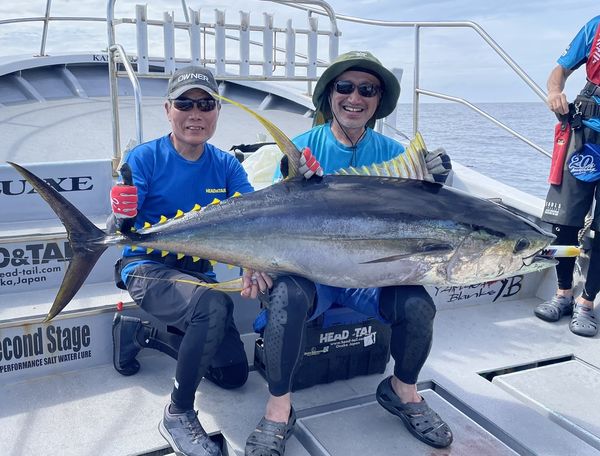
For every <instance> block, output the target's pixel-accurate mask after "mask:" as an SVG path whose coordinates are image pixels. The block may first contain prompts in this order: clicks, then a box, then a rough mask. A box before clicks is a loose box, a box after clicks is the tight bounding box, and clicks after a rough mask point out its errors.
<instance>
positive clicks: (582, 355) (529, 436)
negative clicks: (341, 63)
mask: <svg viewBox="0 0 600 456" xmlns="http://www.w3.org/2000/svg"><path fill="white" fill-rule="evenodd" d="M1 63H2V62H0V66H1ZM67 69H68V71H70V72H71V74H72V75H75V77H76V79H77V80H78V81H79V87H80V88H82V89H83V91H84V92H85V96H82V92H81V91H79V92H78V94H77V95H73V94H70V95H69V90H70V89H68V87H67V89H64V90H63V89H61V87H62V86H61V84H63V85H64V84H65V76H64V72H56V74H54V73H52V72H46V73H45V74H44V77H43V78H41V77H40V74H39V73H37V70H36V69H35V68H33V69H31V70H27V69H25V70H23V71H21V72H20V73H19V76H18V77H19V78H22V79H23V80H24V81H26V82H27V84H23V82H22V80H21V79H18V81H21V82H19V83H17V82H15V78H17V76H16V75H11V74H9V75H5V76H4V77H2V78H0V134H1V135H2V137H3V141H4V144H5V145H6V147H5V148H4V150H3V152H2V160H11V161H15V162H17V163H22V164H27V163H41V162H48V163H49V165H44V166H46V168H45V169H47V170H49V171H48V174H47V176H52V177H53V178H56V179H58V178H60V177H62V176H64V175H70V176H81V175H85V176H87V175H88V174H90V175H93V176H94V179H93V182H94V184H95V186H96V187H95V189H94V191H95V192H96V193H93V194H90V195H88V196H79V195H76V194H73V192H71V193H70V194H69V198H71V199H72V200H73V202H74V204H76V205H77V206H78V207H82V208H84V211H85V212H86V213H87V214H88V215H90V212H91V213H92V214H91V215H93V216H94V218H93V220H94V221H95V222H96V223H98V224H99V225H101V224H102V221H103V220H104V219H105V216H106V215H108V211H109V210H110V208H109V207H108V201H107V198H106V195H108V188H110V185H112V176H111V174H110V169H109V167H108V165H109V164H110V150H111V147H112V144H111V139H110V138H111V136H110V133H109V129H110V123H111V117H110V101H109V100H110V99H109V98H108V97H107V95H106V93H105V92H106V87H105V88H104V91H98V92H96V91H95V90H96V88H97V86H98V85H97V84H98V83H99V82H101V81H102V79H101V78H99V76H98V74H100V73H101V72H102V71H104V70H105V68H101V69H100V70H98V68H95V70H94V72H91V73H90V72H89V71H88V70H89V69H88V68H87V67H86V65H83V64H82V65H81V66H80V65H79V64H77V63H75V64H73V65H68V66H67ZM15 71H16V70H15ZM103 74H104V73H103ZM104 77H105V76H104ZM66 80H67V81H69V80H71V78H70V77H68V78H66ZM49 81H50V82H49ZM86 81H88V82H89V84H88V82H86ZM93 81H96V82H93ZM142 83H143V84H146V83H147V84H148V85H147V86H143V93H144V101H143V108H144V133H145V137H146V138H153V137H156V136H159V135H162V134H164V133H166V132H167V131H168V123H167V122H166V119H165V117H164V113H163V110H162V103H163V98H162V95H161V94H163V93H164V86H165V83H166V81H164V80H161V81H147V82H146V83H144V82H143V81H142ZM127 84H128V82H127V81H125V82H124V83H123V84H120V90H121V91H122V93H121V95H122V97H121V126H122V135H121V136H122V139H123V142H127V139H128V138H132V137H134V128H133V118H134V117H133V103H132V101H131V97H130V95H131V93H129V92H128V90H129V89H128V86H127ZM253 85H256V87H258V86H259V84H258V83H246V85H245V86H243V87H242V86H240V85H238V84H237V83H230V82H227V83H225V87H224V88H225V95H226V96H229V97H231V98H233V99H235V100H237V101H239V102H241V103H244V104H246V105H248V106H249V107H251V108H252V109H257V110H260V113H261V114H262V115H264V116H265V117H267V118H269V119H270V120H272V121H274V122H275V123H276V124H277V125H278V126H279V127H280V128H281V129H282V130H283V131H285V132H286V133H287V134H288V135H289V136H294V135H295V134H297V133H300V132H302V131H305V130H307V129H308V128H309V127H310V124H311V119H310V118H308V117H307V116H306V115H305V112H306V111H305V110H306V109H308V108H307V107H308V106H309V101H308V99H307V98H306V97H304V98H302V97H301V96H300V95H298V96H297V100H296V101H295V102H291V101H289V99H285V98H284V97H278V96H277V95H276V94H277V90H278V89H277V88H271V89H269V90H270V92H269V91H264V90H255V88H254V87H253ZM24 87H25V88H27V89H28V90H25V89H24ZM262 89H264V85H263V87H262ZM57 93H58V94H62V95H61V96H58V97H55V94H57ZM127 96H129V98H127ZM302 100H303V101H302ZM303 103H304V104H303ZM282 104H283V105H285V106H282ZM259 133H263V130H262V128H261V127H259V126H258V123H257V122H256V121H255V120H254V119H252V118H251V117H249V116H248V115H247V114H246V113H242V112H241V111H240V110H239V109H238V108H235V107H233V106H229V105H224V106H223V110H222V112H221V118H220V122H219V127H218V130H217V134H216V136H215V137H214V140H213V141H212V142H213V143H214V144H216V145H217V146H219V147H221V148H222V149H226V150H227V149H229V148H230V147H231V146H232V145H234V144H240V143H252V142H255V141H257V135H258V134H259ZM68 160H71V162H70V163H68V165H65V164H64V163H65V161H68ZM73 160H74V161H75V162H73ZM87 160H92V161H94V160H95V161H96V162H99V163H96V164H92V163H91V162H88V161H87ZM102 160H103V161H102ZM92 165H93V166H92ZM97 165H98V166H97ZM63 166H64V167H65V168H64V169H65V173H66V172H67V171H66V170H67V169H68V170H69V172H71V171H73V170H75V171H77V172H74V173H73V174H63V170H62V169H60V172H56V171H55V170H56V168H57V167H59V168H60V167H63ZM53 167H54V168H53ZM82 167H85V173H81V172H80V171H81V169H82ZM455 171H456V175H455V176H454V177H455V182H457V183H461V184H462V185H463V186H465V187H466V188H467V189H469V190H471V189H473V187H474V186H476V185H480V187H482V186H484V187H485V189H484V190H486V191H490V195H488V194H485V196H492V195H491V193H493V192H498V189H499V188H500V187H501V186H498V185H495V184H494V185H492V184H490V183H489V181H485V182H486V183H485V184H484V185H481V184H480V183H481V182H482V179H481V177H480V176H475V175H472V174H473V173H474V172H473V171H469V170H467V169H463V168H462V167H460V166H456V167H455ZM9 172H11V173H12V172H13V171H12V169H9V168H8V167H7V166H0V181H1V180H4V179H5V177H4V176H8V174H7V173H9ZM2 173H5V174H2ZM94 173H96V174H94ZM469 173H470V174H469ZM14 176H15V175H14V173H13V174H11V175H10V177H6V180H5V181H6V182H8V181H10V179H13V181H14ZM45 176H46V175H45ZM13 181H11V182H13ZM82 193H83V192H82ZM90 193H91V192H90ZM1 196H2V197H3V198H4V197H5V196H7V195H5V194H3V195H1ZM33 196H36V195H33ZM506 197H508V198H513V200H515V201H516V200H519V201H521V200H524V197H523V195H521V194H519V193H518V192H514V193H511V194H507V195H506ZM7 198H8V197H7ZM7 198H5V199H3V201H7V200H8V199H7ZM11 198H12V197H11ZM15 198H16V197H15ZM77 198H81V199H80V200H79V201H77ZM19 201H21V200H19ZM23 201H27V203H13V208H12V209H14V210H15V211H18V213H19V214H20V215H22V216H23V219H22V221H21V222H19V223H18V224H15V223H14V222H13V220H14V218H13V216H12V212H9V211H8V210H7V208H6V207H3V211H4V212H3V215H4V216H5V220H4V221H0V247H1V248H5V249H9V250H10V251H11V252H14V251H16V250H18V249H20V250H23V251H28V252H37V251H38V250H35V249H34V248H33V247H29V248H30V250H27V248H28V247H27V246H26V247H23V245H24V242H25V241H20V240H19V238H20V237H22V238H24V239H29V238H28V236H30V237H31V236H33V237H34V238H35V236H39V235H41V236H42V238H43V240H39V239H38V238H35V239H33V240H32V241H29V242H34V243H36V245H37V243H42V242H43V243H45V244H44V245H51V243H52V242H57V243H60V242H63V241H64V229H62V227H61V226H60V225H59V223H58V221H57V220H56V219H55V218H54V216H53V215H52V214H51V213H50V212H49V210H48V209H47V208H45V207H44V206H45V204H44V203H43V201H41V199H40V198H37V197H35V198H28V199H24V200H23ZM509 201H510V199H509ZM531 201H533V203H532V204H534V205H535V204H537V201H536V200H535V198H531ZM82 202H83V204H82ZM38 204H39V206H37V205H38ZM7 206H8V203H7ZM24 206H31V207H24ZM12 209H11V210H12ZM44 211H45V212H44ZM531 213H533V211H532V212H531ZM20 220H21V219H20ZM48 237H49V238H50V239H48ZM15 239H16V240H15ZM51 253H52V254H56V252H55V251H51ZM116 255H118V251H117V250H116V249H114V250H112V251H111V253H110V254H108V253H107V254H105V256H104V257H103V259H102V261H101V262H100V263H99V264H98V267H97V268H96V269H97V270H96V269H95V270H94V273H93V276H91V277H90V279H89V280H88V282H87V283H86V285H85V286H84V288H83V289H82V290H81V292H80V293H79V294H78V295H77V297H76V299H75V300H74V302H72V303H70V304H69V306H68V307H67V309H66V311H65V312H64V313H62V314H61V315H59V316H58V317H57V318H56V319H55V320H54V321H53V322H52V326H50V325H46V326H44V325H40V324H39V321H40V319H41V317H42V316H44V315H45V314H46V312H47V310H48V308H49V306H50V303H51V301H52V300H53V298H54V295H55V293H56V290H57V289H58V284H59V283H60V274H59V273H58V272H56V273H53V274H54V276H52V277H50V275H48V277H49V279H48V281H47V282H46V283H43V284H39V285H40V286H39V287H37V288H36V285H38V284H31V286H29V287H27V288H25V287H23V290H21V289H18V288H15V287H12V288H11V286H8V285H7V286H4V285H3V287H2V288H0V294H1V300H2V306H1V307H0V341H11V342H12V341H13V340H24V337H25V336H27V335H29V334H32V333H35V332H36V331H42V329H40V328H43V331H46V330H47V328H50V327H52V328H53V329H52V330H57V328H58V327H59V326H61V325H62V326H63V327H68V328H69V329H70V330H74V328H81V327H83V325H89V326H90V328H91V331H92V332H93V337H92V338H91V345H90V346H89V347H86V348H85V349H82V350H81V351H78V352H74V351H73V350H71V349H67V350H64V351H63V353H64V356H66V358H63V359H62V361H61V362H60V363H58V362H57V363H56V365H54V364H53V363H55V362H56V356H58V355H55V354H51V353H43V354H40V355H39V356H37V355H36V356H37V357H33V356H31V357H25V358H26V359H36V360H38V359H40V360H47V361H42V362H47V363H48V365H47V366H43V368H40V369H25V370H23V371H22V372H17V373H16V374H19V375H14V374H15V372H7V371H6V370H2V371H0V397H1V398H2V403H1V405H2V406H1V407H0V455H11V456H29V455H37V454H53V453H56V454H61V455H63V456H75V455H77V456H85V455H94V456H103V455H106V456H109V455H110V456H115V455H119V456H122V455H162V454H169V453H170V451H171V450H170V448H168V446H167V445H166V442H165V441H164V440H163V438H162V437H161V436H160V434H159V432H158V430H157V423H158V422H159V420H160V419H161V416H162V411H163V407H164V406H165V404H166V403H167V402H168V399H169V394H170V391H171V388H172V382H173V379H172V375H173V372H174V361H173V360H172V359H170V358H168V357H167V356H166V355H163V354H160V353H156V352H153V351H151V350H145V351H143V352H142V353H141V354H140V358H139V359H140V361H141V364H142V369H141V371H140V372H139V373H138V374H137V375H135V376H132V377H123V376H121V375H120V374H118V373H117V372H116V371H115V370H114V369H113V367H112V363H111V359H110V357H111V351H112V350H111V339H110V334H111V331H110V325H111V320H112V314H113V312H114V303H115V302H116V301H118V300H121V301H123V302H125V312H127V313H128V314H129V313H135V312H137V311H136V310H135V309H134V307H133V305H131V304H130V300H129V297H128V296H127V294H126V293H124V292H121V291H118V290H117V289H116V288H115V287H114V284H113V283H112V269H111V266H112V261H113V260H114V258H115V257H116ZM52 264H54V263H52ZM15 268H16V265H14V267H13V266H11V267H10V268H6V269H4V270H2V272H6V271H8V272H11V271H12V270H13V269H14V270H15V271H16V269H15ZM24 269H25V268H24ZM223 272H225V273H227V271H226V270H225V271H223ZM229 273H230V274H231V273H235V271H233V272H231V271H230V272H229ZM36 274H39V275H40V276H41V274H42V273H41V272H39V273H38V272H37V270H36ZM541 276H542V275H540V277H541ZM540 282H544V283H543V284H541V285H540ZM554 283H555V281H554V278H553V277H552V276H551V274H548V273H545V274H544V275H543V278H539V277H538V278H535V279H533V280H532V282H531V283H526V281H525V280H524V281H523V283H522V286H523V289H522V290H521V292H520V293H518V294H516V295H514V296H513V297H512V298H506V294H510V293H506V294H505V295H504V296H503V297H502V299H498V300H495V298H494V296H495V297H499V296H500V294H502V293H501V292H500V291H498V290H499V289H500V286H501V285H500V284H499V283H495V284H493V285H486V284H484V285H481V286H479V288H477V287H475V288H473V289H471V288H468V287H467V288H466V289H464V290H456V293H459V294H460V293H462V294H461V296H460V297H461V299H454V298H453V297H452V296H451V294H452V293H454V292H455V291H453V290H450V291H447V292H441V293H440V296H437V295H436V297H435V298H434V299H435V300H436V303H437V304H438V314H437V317H436V321H435V333H434V345H433V348H432V352H431V355H430V357H429V359H428V360H427V363H426V365H425V367H424V369H423V371H422V373H421V376H420V384H419V386H420V390H421V392H422V394H423V396H424V397H426V398H427V400H428V401H429V402H430V403H431V404H432V406H433V407H434V408H435V409H436V410H437V411H438V412H439V413H440V415H441V416H442V417H443V418H444V419H446V420H447V421H448V422H449V424H450V425H451V427H452V429H453V431H454V434H455V441H454V443H453V444H452V446H451V447H450V448H449V449H443V450H436V449H433V448H431V447H428V446H427V445H425V444H423V443H421V442H419V441H418V440H416V439H415V438H414V437H412V436H411V435H410V434H409V432H408V431H407V430H406V429H405V428H404V426H403V425H402V424H401V423H400V422H399V420H398V419H397V418H395V417H393V416H392V415H390V414H389V413H387V412H386V411H385V410H384V409H382V408H381V407H379V405H378V404H377V403H376V401H375V397H374V392H375V390H376V387H377V384H378V383H379V382H380V381H381V379H382V378H384V376H385V375H389V374H390V373H391V371H392V364H391V363H389V364H388V365H387V369H386V373H385V374H375V375H368V376H359V377H355V378H352V379H349V380H340V381H336V382H333V383H330V384H322V385H317V386H315V387H312V388H308V389H304V390H300V391H298V392H297V393H294V403H295V407H296V409H297V413H298V416H299V421H298V425H297V428H296V431H295V434H294V436H293V437H292V439H291V441H290V442H289V444H288V449H287V451H286V455H287V456H302V455H316V456H321V455H335V456H337V455H344V456H346V455H363V454H374V455H388V454H409V455H469V456H472V455H505V454H506V455H510V454H519V455H540V456H542V455H543V456H548V455H556V456H564V455H578V456H579V455H593V454H598V452H599V451H600V400H599V399H598V398H599V395H598V394H597V392H598V391H597V390H598V385H600V351H599V350H598V337H595V338H592V339H585V338H581V337H578V336H575V335H573V334H571V333H570V331H569V329H568V326H567V320H566V319H565V320H563V321H561V322H560V323H558V324H549V323H545V322H543V321H541V320H539V319H537V318H536V317H534V316H533V308H534V307H535V305H536V304H537V303H539V302H540V299H542V298H548V297H549V296H550V295H551V294H552V293H553V291H554V290H553V286H554ZM28 285H29V284H28ZM502 286H503V285H502ZM510 286H512V285H509V287H510ZM492 289H493V293H494V295H488V292H489V291H490V290H492ZM469 293H472V294H473V295H474V297H473V299H470V298H469V297H468V296H466V295H467V294H469ZM442 295H444V296H442ZM257 307H258V306H257V303H256V302H252V301H242V300H240V299H238V300H236V310H235V313H236V321H237V323H238V326H239V328H240V329H241V331H242V332H243V333H245V334H243V340H244V343H245V346H246V349H247V352H248V357H249V359H250V360H252V359H253V349H254V340H255V338H256V335H255V334H254V333H252V332H251V326H252V325H251V323H252V320H253V318H254V316H255V315H256V312H257V310H258V309H257ZM92 322H93V323H92ZM13 337H18V338H21V339H13ZM7 343H8V342H7ZM2 349H3V352H2V353H3V354H4V355H5V356H4V359H2V358H0V361H2V363H0V367H2V368H5V366H10V365H11V364H12V363H13V362H14V361H16V360H7V359H6V354H7V353H8V351H7V349H6V348H4V347H2ZM9 351H10V350H9ZM77 353H79V354H77ZM90 353H91V357H92V358H93V359H92V360H91V361H90V360H89V359H88V360H86V359H83V358H85V357H86V356H88V354H90ZM61 356H63V355H61ZM71 356H73V359H71V358H70V357H71ZM75 358H77V359H75ZM87 361H90V362H87ZM35 371H39V372H43V373H44V374H43V375H40V374H39V372H35ZM28 372H31V373H28ZM21 374H22V375H21ZM266 398H267V386H266V382H265V381H264V379H263V378H262V377H261V375H260V374H259V373H258V372H257V371H255V370H254V371H252V372H251V375H250V378H249V380H248V382H247V384H246V385H245V386H244V387H242V388H240V389H239V390H235V391H224V390H220V389H219V388H217V387H215V386H214V385H212V384H211V383H209V382H203V383H202V384H201V385H200V388H199V390H198V393H197V400H196V406H197V407H198V408H199V410H200V412H199V416H200V420H201V422H202V423H203V425H205V427H206V428H207V430H208V431H210V432H211V433H214V434H215V435H220V436H222V437H223V438H224V441H225V442H226V448H228V453H229V454H230V455H233V454H238V455H239V454H243V447H244V443H245V440H246V437H247V436H248V434H249V433H250V432H251V431H252V429H253V428H254V426H255V424H256V423H257V422H258V420H259V419H260V417H261V416H262V414H263V409H264V404H265V401H266Z"/></svg>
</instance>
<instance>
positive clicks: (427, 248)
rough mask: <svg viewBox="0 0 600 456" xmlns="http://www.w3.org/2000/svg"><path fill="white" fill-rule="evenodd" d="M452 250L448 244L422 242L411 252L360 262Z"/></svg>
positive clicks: (391, 259) (386, 260) (380, 260)
mask: <svg viewBox="0 0 600 456" xmlns="http://www.w3.org/2000/svg"><path fill="white" fill-rule="evenodd" d="M452 250H453V247H452V246H451V245H450V244H441V243H439V244H435V243H434V244H424V245H421V246H420V247H418V248H416V249H415V250H414V251H412V252H408V253H401V254H399V255H390V256H388V257H383V258H377V259H375V260H371V261H364V262H363V263H361V264H373V263H391V262H392V261H397V260H404V259H406V258H410V257H416V256H423V255H439V254H442V253H448V252H451V251H452Z"/></svg>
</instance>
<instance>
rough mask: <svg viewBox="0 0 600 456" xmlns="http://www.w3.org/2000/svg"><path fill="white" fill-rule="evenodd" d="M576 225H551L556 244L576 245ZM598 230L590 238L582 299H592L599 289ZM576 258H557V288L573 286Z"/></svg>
mask: <svg viewBox="0 0 600 456" xmlns="http://www.w3.org/2000/svg"><path fill="white" fill-rule="evenodd" d="M580 229H581V228H580V227H577V226H567V225H553V226H552V232H553V233H554V234H555V235H556V239H555V240H554V244H556V245H577V244H578V242H579V241H578V239H577V236H578V234H579V230H580ZM599 233H600V231H595V232H594V239H593V240H592V251H591V252H590V264H589V268H588V272H587V275H586V280H585V284H584V286H583V292H582V296H583V298H584V299H587V300H589V301H593V300H594V299H595V298H596V295H597V294H598V292H599V291H600V234H599ZM575 260H576V258H558V264H557V265H556V276H557V278H558V288H560V289H561V290H570V289H571V288H573V272H574V271H575Z"/></svg>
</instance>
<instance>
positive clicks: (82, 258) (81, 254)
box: [7, 162, 109, 322]
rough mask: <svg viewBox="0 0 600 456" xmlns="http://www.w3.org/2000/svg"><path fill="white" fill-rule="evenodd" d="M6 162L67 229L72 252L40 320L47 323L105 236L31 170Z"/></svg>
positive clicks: (65, 301)
mask: <svg viewBox="0 0 600 456" xmlns="http://www.w3.org/2000/svg"><path fill="white" fill-rule="evenodd" d="M7 163H8V164H9V165H11V166H12V167H13V168H15V169H16V170H17V171H18V172H19V173H20V174H21V175H22V176H23V177H24V178H25V179H27V181H28V182H29V183H30V184H31V185H32V186H33V188H34V189H35V190H36V191H37V192H38V193H39V194H40V196H41V197H42V198H44V199H45V200H46V202H47V203H48V204H49V205H50V207H51V208H52V210H53V211H54V212H55V213H56V215H57V216H58V217H59V218H60V220H61V222H62V223H63V225H64V226H65V228H66V229H67V237H68V239H69V243H70V244H71V249H72V251H73V257H72V259H71V261H70V262H69V266H68V268H67V272H66V274H65V276H64V278H63V281H62V283H61V285H60V288H59V290H58V293H57V294H56V298H54V303H53V304H52V307H51V308H50V311H49V312H48V315H47V316H46V318H45V319H44V321H45V322H47V321H50V320H52V319H53V318H54V317H55V316H56V315H58V313H59V312H60V311H61V310H63V309H64V308H65V306H66V305H67V304H68V303H69V301H71V299H72V298H73V296H75V293H77V291H78V290H79V289H80V288H81V286H82V285H83V282H84V281H85V279H86V278H87V276H88V275H89V273H90V272H91V270H92V268H93V267H94V265H95V264H96V262H97V261H98V258H100V256H101V255H102V253H103V252H104V251H105V250H106V249H107V248H108V245H109V244H107V243H106V242H105V239H106V238H107V235H106V234H105V233H104V231H102V230H101V229H100V228H98V227H97V226H96V225H94V224H93V223H92V222H91V221H90V220H89V219H88V218H87V217H86V216H85V215H83V214H82V213H81V212H80V211H79V210H78V209H77V208H76V207H75V206H73V205H72V204H71V203H70V202H69V201H67V199H66V198H64V197H63V196H62V195H61V194H60V193H58V192H57V191H56V190H54V189H53V188H52V187H51V186H50V185H48V184H47V183H46V182H44V181H43V180H42V179H40V178H39V177H37V176H36V175H35V174H33V173H32V172H31V171H28V170H27V169H25V168H23V167H22V166H19V165H17V164H16V163H11V162H7Z"/></svg>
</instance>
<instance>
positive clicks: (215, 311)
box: [190, 290, 233, 326]
mask: <svg viewBox="0 0 600 456" xmlns="http://www.w3.org/2000/svg"><path fill="white" fill-rule="evenodd" d="M190 305H193V306H194V308H193V310H192V311H191V317H190V321H191V322H194V321H196V320H202V319H205V318H206V319H208V321H209V322H210V323H211V324H222V323H220V322H225V321H226V320H227V318H229V316H230V315H231V314H232V313H233V301H232V300H231V298H230V297H229V295H227V294H226V293H223V292H222V291H216V290H202V292H199V293H197V294H194V296H193V297H192V300H191V302H190ZM223 326H224V324H223Z"/></svg>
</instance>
